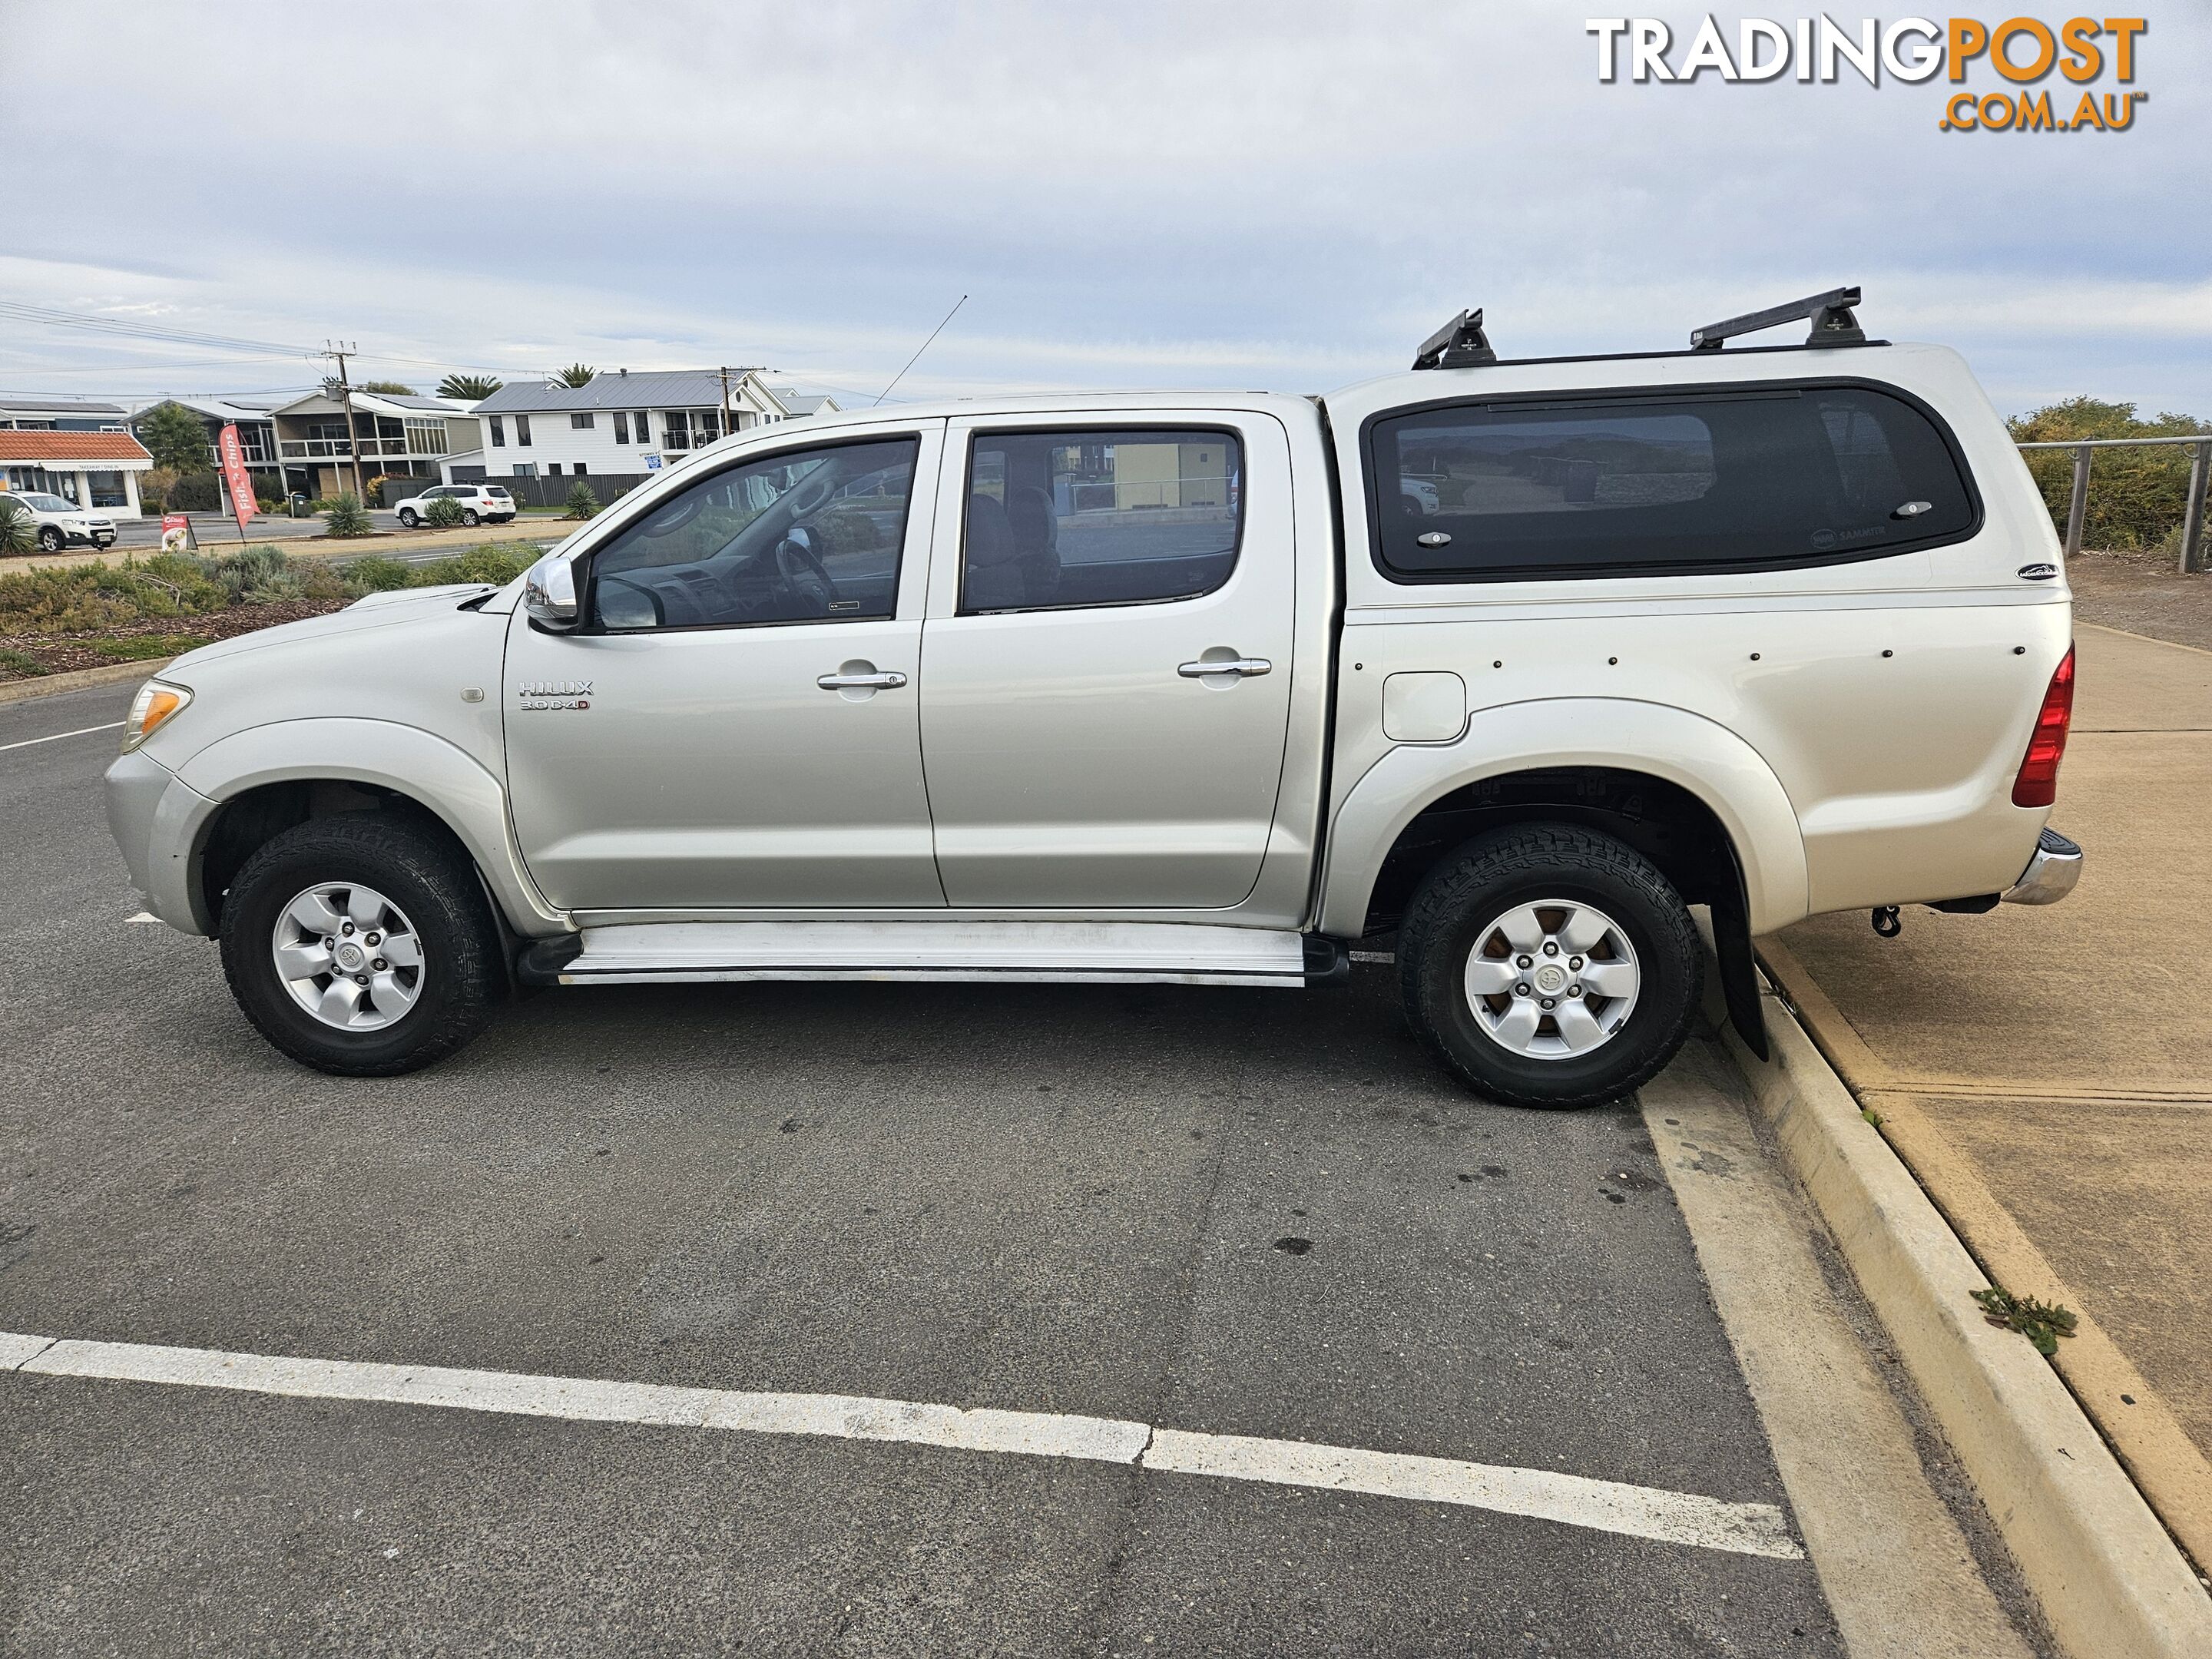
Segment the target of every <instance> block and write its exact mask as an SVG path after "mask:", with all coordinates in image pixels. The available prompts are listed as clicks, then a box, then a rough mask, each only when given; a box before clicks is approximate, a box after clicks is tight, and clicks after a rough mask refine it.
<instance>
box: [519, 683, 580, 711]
mask: <svg viewBox="0 0 2212 1659" xmlns="http://www.w3.org/2000/svg"><path fill="white" fill-rule="evenodd" d="M515 690H516V692H517V693H518V694H520V696H521V698H522V708H523V712H524V713H526V714H527V713H530V712H532V711H533V710H536V709H540V708H590V707H591V706H592V703H591V696H592V683H591V681H589V680H548V681H544V682H542V683H539V684H522V685H518V686H517V687H515Z"/></svg>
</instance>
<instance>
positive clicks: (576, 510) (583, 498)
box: [561, 478, 599, 519]
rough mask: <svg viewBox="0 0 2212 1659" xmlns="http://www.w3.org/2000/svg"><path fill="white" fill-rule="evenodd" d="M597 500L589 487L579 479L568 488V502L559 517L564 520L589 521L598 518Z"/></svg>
mask: <svg viewBox="0 0 2212 1659" xmlns="http://www.w3.org/2000/svg"><path fill="white" fill-rule="evenodd" d="M561 516H562V518H564V519H591V518H596V517H598V516H599V496H598V495H594V494H593V493H592V487H591V485H589V484H587V483H585V482H584V481H583V480H582V479H581V478H579V479H578V480H577V481H576V482H575V483H574V484H573V485H571V486H570V487H569V490H568V502H567V506H566V508H565V510H564V511H563V512H562V514H561Z"/></svg>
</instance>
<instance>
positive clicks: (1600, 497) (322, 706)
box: [107, 295, 2081, 1107]
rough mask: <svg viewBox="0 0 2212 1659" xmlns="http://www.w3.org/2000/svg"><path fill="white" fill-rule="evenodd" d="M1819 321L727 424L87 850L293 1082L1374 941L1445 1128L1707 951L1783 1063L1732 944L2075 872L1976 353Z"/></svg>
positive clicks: (124, 811) (1632, 1051) (1700, 966)
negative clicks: (1706, 343) (106, 862)
mask: <svg viewBox="0 0 2212 1659" xmlns="http://www.w3.org/2000/svg"><path fill="white" fill-rule="evenodd" d="M1822 297H1823V298H1824V299H1825V300H1826V301H1829V303H1828V304H1826V306H1825V307H1822V306H1816V305H1814V303H1813V302H1809V301H1808V302H1806V303H1805V304H1804V305H1802V306H1800V307H1796V309H1794V310H1793V309H1791V308H1790V307H1783V308H1781V311H1780V312H1779V313H1765V320H1766V322H1768V323H1771V322H1772V321H1775V320H1777V319H1778V318H1779V317H1781V316H1785V315H1786V316H1796V317H1799V318H1804V317H1808V316H1809V317H1812V318H1813V319H1814V331H1813V333H1812V335H1811V336H1810V337H1809V338H1808V340H1807V342H1806V343H1805V344H1804V345H1802V346H1785V347H1779V348H1775V349H1762V350H1755V351H1729V350H1726V349H1704V348H1700V349H1692V350H1688V351H1684V352H1678V353H1662V354H1638V355H1636V356H1621V357H1618V358H1603V359H1577V360H1571V361H1560V360H1535V361H1529V362H1498V361H1497V360H1496V359H1495V356H1494V355H1493V354H1492V352H1491V350H1490V349H1489V347H1488V345H1487V343H1486V340H1485V338H1484V336H1483V334H1482V331H1481V328H1480V317H1479V313H1469V314H1468V315H1467V316H1463V317H1462V318H1461V319H1458V320H1457V321H1456V322H1455V325H1453V326H1452V327H1450V328H1448V329H1447V330H1446V331H1444V332H1443V333H1442V334H1440V335H1439V336H1438V337H1437V338H1436V339H1434V340H1431V342H1429V343H1428V344H1427V345H1426V346H1425V347H1424V348H1423V349H1422V351H1421V353H1420V355H1419V358H1418V359H1417V365H1416V368H1414V369H1413V371H1411V372H1408V373H1402V374H1390V375H1386V376H1384V377H1383V378H1382V379H1379V380H1370V381H1368V382H1366V383H1364V384H1363V385H1359V386H1352V387H1350V388H1348V389H1346V390H1345V391H1342V392H1335V393H1333V394H1331V395H1329V396H1328V397H1326V398H1319V399H1307V398H1292V397H1284V396H1268V395H1261V394H1221V393H1191V394H1183V395H1174V396H1160V395H1157V394H1144V395H1134V394H1131V395H1121V394H1114V395H1105V396H1099V397H1093V398H1042V399H1040V398H1030V397H1024V398H1018V399H1005V400H999V401H992V400H977V401H974V402H963V403H955V404H940V405H935V406H928V405H907V406H902V407H901V408H899V409H898V410H868V411H864V412H855V413H850V414H841V415H831V416H819V417H817V418H815V419H813V420H810V421H808V422H806V423H805V428H804V429H803V430H798V429H794V428H793V427H776V428H770V429H767V430H764V431H762V432H759V433H757V434H748V435H744V436H743V437H741V438H738V439H734V440H732V441H726V442H724V443H722V444H720V445H717V446H715V447H714V448H712V449H710V450H708V451H706V452H704V453H697V454H694V455H691V456H689V457H686V458H685V459H683V460H681V461H679V462H678V463H677V464H676V465H673V466H671V467H670V468H669V469H668V470H667V471H665V473H664V474H663V475H662V476H661V477H658V478H655V479H653V480H652V481H651V482H650V483H647V484H646V485H645V486H643V487H642V488H641V489H638V490H636V491H635V492H634V493H633V494H632V495H629V496H627V497H625V498H624V499H623V501H620V502H618V503H617V504H616V505H615V506H614V507H611V508H610V509H609V510H608V511H607V512H606V513H604V514H602V515H601V516H600V517H599V518H598V519H596V520H592V522H591V523H590V524H588V525H586V526H583V527H581V528H580V529H579V530H577V531H576V532H574V533H573V534H572V535H571V536H570V537H569V538H568V539H567V540H566V541H565V542H563V543H562V544H561V545H560V546H558V547H557V548H556V549H555V550H552V551H551V552H550V553H548V554H547V555H546V556H544V558H542V559H541V560H539V561H538V563H537V564H536V565H535V566H534V567H532V569H531V570H530V571H529V572H528V573H527V574H526V577H525V578H523V579H520V580H516V581H514V582H513V583H510V584H509V585H507V586H505V587H502V588H499V589H493V588H491V587H489V586H456V587H445V588H434V589H427V590H414V591H401V592H390V593H379V594H375V595H373V596H371V597H370V598H368V599H363V600H362V601H361V602H360V603H359V604H357V605H355V606H353V607H352V608H351V609H349V610H347V611H342V612H339V613H337V614H336V615H333V616H327V617H318V618H314V619H313V620H309V621H306V622H300V623H290V624H289V625H287V626H285V627H283V628H280V629H272V630H270V631H268V632H264V633H261V634H256V635H250V636H248V637H246V638H241V639H237V640H230V641H222V642H221V643H218V644H216V645H211V646H208V647H203V648H202V649H200V650H197V651H195V652H192V653H189V654H187V655H185V656H184V657H181V658H179V659H177V661H176V662H175V663H173V665H171V666H170V667H168V668H167V669H166V670H165V671H163V672H162V674H161V678H159V679H157V680H154V681H151V682H149V684H148V685H147V687H146V689H145V690H144V692H143V694H142V695H141V696H140V699H139V701H138V703H137V707H136V708H134V709H133V710H132V713H131V719H130V721H129V724H128V726H127V734H126V737H125V754H124V755H123V757H122V758H121V759H119V760H118V762H117V763H115V765H114V766H113V768H112V769H111V770H110V772H109V774H108V780H107V787H108V803H109V816H110V821H111V823H112V826H113V829H114V832H115V836H116V840H117V841H118V843H119V844H120V846H121V848H122V849H123V853H124V855H125V860H127V862H128V864H129V866H130V869H131V877H132V879H133V881H134V882H136V883H137V885H138V887H139V889H140V890H141V891H142V893H143V895H144V896H145V902H146V905H147V908H149V909H150V910H152V911H153V913H154V914H155V915H157V916H159V917H161V919H162V920H164V921H167V922H168V923H169V924H170V925H172V926H173V927H178V928H180V929H183V930H185V931H186V932H188V933H198V934H204V935H207V936H210V937H213V938H218V939H220V940H221V941H222V957H223V963H224V967H225V970H226V972H227V974H228V979H229V982H230V984H231V986H232V987H233V989H234V992H235V994H236V996H237V998H238V1000H239V1003H240V1006H241V1007H242V1008H243V1009H244V1010H245V1012H246V1015H247V1017H248V1018H250V1019H251V1020H252V1022H253V1024H255V1025H257V1026H258V1028H259V1029H260V1030H261V1031H262V1032H263V1033H264V1035H265V1036H267V1037H268V1038H269V1040H270V1042H273V1043H274V1044H275V1045H276V1047H277V1048H280V1049H282V1050H283V1052H285V1053H286V1054H290V1055H292V1056H293V1057H294V1058H295V1059H297V1060H302V1061H304V1062H305V1063H307V1065H310V1066H319V1067H320V1068H322V1069H324V1070H325V1071H330V1072H336V1073H355V1074H377V1073H393V1072H400V1071H404V1070H407V1069H409V1068H411V1067H414V1066H421V1065H423V1064H425V1063H427V1062H428V1061H431V1060H435V1059H437V1058H438V1057H440V1056H441V1055H443V1054H449V1053H451V1052H452V1051H453V1050H454V1049H455V1048H459V1046H460V1045H461V1044H462V1043H463V1042H465V1041H466V1040H467V1039H468V1038H469V1037H470V1036H471V1035H473V1034H474V1033H475V1032H476V1031H477V1030H479V1029H481V1028H482V1027H483V1024H485V1022H486V1021H487V1020H488V1019H489V1018H490V1017H491V1015H492V1012H493V1008H494V1005H495V1003H496V1002H497V1001H498V1000H500V998H501V996H502V995H503V994H505V993H506V992H507V989H508V988H509V987H510V985H511V984H513V983H520V984H525V985H535V984H544V985H551V984H562V985H605V984H625V983H665V982H668V981H751V980H774V979H866V980H925V981H926V980H948V979H949V980H975V981H993V982H998V981H1010V980H1011V981H1037V980H1045V981H1078V982H1085V983H1102V982H1103V983H1128V982H1170V983H1176V984H1189V985H1222V986H1260V987H1291V988H1297V987H1309V986H1315V985H1322V984H1328V983H1333V982H1336V981H1340V979H1342V978H1343V977H1345V976H1346V975H1347V974H1348V972H1349V955H1350V951H1351V949H1352V946H1354V945H1358V944H1360V943H1361V942H1362V941H1363V940H1365V941H1370V942H1371V943H1370V945H1369V947H1368V948H1369V949H1370V950H1373V951H1377V952H1378V953H1389V952H1392V951H1395V963H1396V971H1397V977H1398V981H1399V985H1400V989H1401V995H1402V998H1403V1000H1404V1004H1405V1008H1406V1012H1407V1017H1408V1018H1409V1020H1410V1022H1411V1024H1412V1025H1413V1029H1414V1030H1416V1031H1417V1032H1419V1035H1420V1036H1421V1037H1422V1038H1423V1040H1424V1041H1425V1042H1426V1043H1427V1044H1428V1046H1429V1047H1430V1048H1431V1050H1432V1051H1433V1052H1434V1053H1435V1054H1436V1055H1437V1058H1438V1059H1439V1060H1441V1061H1442V1063H1443V1065H1444V1066H1446V1067H1448V1068H1449V1070H1450V1071H1451V1072H1452V1073H1455V1074H1456V1075H1457V1076H1458V1077H1459V1078H1461V1079H1464V1080H1465V1081H1466V1082H1467V1083H1468V1084H1469V1085H1473V1087H1474V1088H1475V1089H1476V1090H1478V1091H1480V1092H1482V1093H1484V1094H1486V1095H1488V1096H1490V1097H1493V1098H1496V1099H1498V1100H1502V1101H1508V1102H1514V1103H1521V1104H1524V1105H1530V1106H1551V1107H1567V1106H1581V1105H1587V1104H1590V1103H1597V1102H1601V1101H1605V1100H1610V1099H1613V1098H1617V1097H1620V1096H1621V1095H1622V1094H1624V1093H1625V1092H1626V1091H1630V1090H1632V1089H1633V1088H1635V1087H1636V1086H1638V1085H1639V1084H1641V1083H1642V1082H1644V1080H1645V1079H1649V1078H1650V1077H1651V1076H1652V1075H1653V1074H1654V1073H1656V1071H1657V1070H1658V1069H1659V1068H1660V1067H1661V1066H1663V1065H1664V1064H1665V1063H1666V1062H1667V1060H1668V1058H1669V1057H1670V1056H1671V1055H1672V1054H1674V1050H1675V1048H1677V1046H1678V1045H1679V1044H1680V1042H1682V1041H1683V1037H1684V1034H1685V1032H1686V1030H1687V1028H1688V1025H1689V1022H1690V1020H1691V1017H1692V1010H1693V1009H1695V1008H1696V1007H1697V1006H1698V1005H1699V999H1700V994H1701V988H1702V986H1703V983H1704V981H1705V975H1706V972H1707V968H1706V960H1705V953H1704V948H1703V946H1702V945H1701V942H1700V938H1699V932H1698V930H1697V928H1696V927H1693V926H1692V915H1691V910H1692V907H1693V906H1695V907H1702V908H1705V910H1706V911H1707V912H1708V914H1709V920H1710V927H1711V933H1712V937H1713V942H1714V946H1715V960H1716V962H1717V973H1718V975H1719V983H1720V987H1721V989H1722V990H1723V993H1724V994H1725V1000H1726V1004H1727V1006H1728V1008H1729V1011H1730V1014H1731V1017H1732V1018H1733V1019H1734V1020H1735V1023H1736V1024H1737V1025H1738V1027H1739V1029H1741V1030H1742V1031H1743V1033H1744V1035H1745V1036H1746V1038H1747V1041H1749V1042H1752V1043H1753V1046H1754V1047H1757V1048H1761V1049H1762V1050H1763V1048H1764V1045H1765V1030H1764V1027H1763V1025H1762V1024H1761V1023H1760V1022H1761V1016H1760V1012H1759V1000H1760V999H1759V994H1758V986H1757V982H1756V980H1755V978H1754V969H1753V957H1752V951H1751V942H1752V940H1753V938H1754V937H1755V936H1757V935H1759V934H1764V933H1771V932H1773V931H1774V930H1776V929H1778V928H1780V927H1786V926H1788V925H1789V924H1790V923H1792V922H1795V921H1799V920H1800V919H1802V918H1803V917H1805V916H1807V915H1811V914H1814V913H1815V912H1820V911H1838V910H1850V909H1862V910H1867V911H1869V912H1870V913H1871V914H1872V915H1873V917H1874V919H1875V922H1876V924H1877V927H1881V929H1882V930H1883V931H1890V930H1892V929H1893V927H1895V925H1896V910H1895V907H1899V906H1902V905H1905V904H1915V903H1923V904H1930V905H1934V906H1936V908H1941V909H1946V910H1952V911H1963V912H1977V911H1983V910H1987V909H1989V908H1992V907H1993V906H1995V905H1996V903H1997V902H1999V901H2000V900H2001V899H2011V900H2015V901H2019V902H2027V903H2045V902H2051V901H2052V900H2055V899H2057V898H2058V897H2061V896H2063V894H2064V893H2065V892H2066V891H2067V890H2068V889H2069V887H2070V886H2071V885H2072V884H2073V882H2074V879H2075V875H2076V874H2077V873H2078V872H2079V869H2080V864H2081V850H2080V848H2077V847H2075V846H2074V845H2073V844H2072V843H2071V842H2068V841H2066V840H2065V839H2064V838H2063V836H2057V834H2056V832H2054V831H2051V830H2050V829H2047V827H2046V823H2045V820H2046V819H2047V818H2048V817H2049V815H2050V809H2051V803H2052V800H2053V798H2054V794H2055V790H2056V781H2057V768H2058V763H2059V759H2060V757H2061V755H2062V754H2063V750H2064V746H2065V739H2066V731H2067V722H2068V718H2069V708H2070V696H2071V690H2072V684H2073V654H2072V650H2071V642H2070V635H2071V627H2072V623H2071V607H2070V601H2069V594H2068V591H2067V587H2066V584H2065V581H2064V580H2063V573H2062V571H2061V569H2060V566H2059V549H2058V544H2057V538H2056V537H2055V535H2054V534H2053V532H2052V529H2051V520H2050V515H2049V514H2048V513H2047V512H2046V511H2045V507H2044V504H2043V501H2042V498H2041V496H2040V495H2039V494H2038V492H2037V489H2036V487H2035V484H2034V483H2033V480H2032V479H2031V478H2030V477H2029V476H2028V472H2027V468H2026V467H2025V466H2024V465H2022V464H2021V459H2020V458H2019V455H2018V453H2016V452H2015V449H2014V447H2013V445H2012V441H2011V439H2010V438H2009V436H2008V434H2007V432H2006V430H2005V427H2004V423H2003V422H2002V420H2000V419H1999V418H1998V416H1997V415H1996V411H1995V410H1993V409H1992V408H1991V407H1990V403H1989V400H1988V399H1987V398H1985V397H1984V395H1983V393H1982V392H1981V390H1980V388H1979V387H1978V386H1977V384H1976V383H1975V380H1974V379H1973V376H1972V374H1971V373H1970V372H1969V371H1968V369H1967V368H1966V364H1965V362H1963V361H1961V360H1960V357H1959V356H1957V355H1956V354H1954V352H1951V351H1949V350H1947V349H1942V348H1941V347H1938V346H1932V345H1893V344H1889V343H1885V342H1880V341H1868V342H1863V343H1862V340H1863V337H1862V336H1861V335H1860V334H1859V332H1858V331H1857V327H1856V324H1855V322H1853V320H1852V316H1851V313H1850V310H1849V309H1848V307H1846V306H1845V305H1844V304H1842V303H1840V301H1839V299H1838V295H1827V296H1822ZM1758 322H1759V318H1758V317H1757V316H1754V318H1753V319H1738V321H1737V322H1736V323H1732V324H1729V325H1717V329H1716V330H1704V331H1699V337H1715V336H1716V335H1717V337H1729V333H1730V332H1731V331H1733V332H1741V331H1745V330H1746V329H1747V328H1749V327H1750V326H1751V325H1753V324H1754V323H1758ZM1411 471H1419V473H1420V474H1421V475H1422V476H1423V477H1428V478H1434V477H1446V478H1448V479H1449V486H1450V487H1449V489H1446V490H1443V491H1442V492H1440V496H1441V499H1440V501H1439V505H1438V507H1437V511H1435V512H1434V513H1407V512H1406V511H1404V510H1403V509H1402V508H1401V507H1398V506H1397V503H1398V502H1400V501H1401V500H1403V499H1406V494H1405V492H1404V491H1403V489H1402V488H1401V484H1402V481H1403V479H1404V477H1405V475H1406V474H1407V473H1408V472H1411ZM1386 506H1387V507H1389V510H1387V511H1386V510H1385V507H1386ZM885 519H889V520H890V526H891V528H890V532H885V531H884V530H883V529H881V528H880V527H879V526H880V525H881V523H882V521H883V520H885Z"/></svg>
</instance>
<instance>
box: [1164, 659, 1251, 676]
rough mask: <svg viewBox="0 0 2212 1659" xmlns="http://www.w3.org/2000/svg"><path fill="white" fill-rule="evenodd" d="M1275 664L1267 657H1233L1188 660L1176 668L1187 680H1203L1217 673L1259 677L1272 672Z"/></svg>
mask: <svg viewBox="0 0 2212 1659" xmlns="http://www.w3.org/2000/svg"><path fill="white" fill-rule="evenodd" d="M1274 666H1275V665H1274V664H1273V663H1271V662H1269V661H1268V660H1267V659H1266V658H1265V657H1231V658H1230V659H1228V660H1227V661H1225V662H1187V663H1185V664H1183V665H1182V667H1180V668H1178V669H1176V673H1178V674H1180V675H1182V677H1183V678H1185V679H1187V680H1202V679H1206V678H1209V677H1210V676H1212V675H1215V674H1234V675H1236V676H1237V678H1239V679H1248V680H1249V679H1257V678H1259V677H1260V676H1261V675H1262V674H1266V673H1269V672H1272V671H1273V669H1274Z"/></svg>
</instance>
